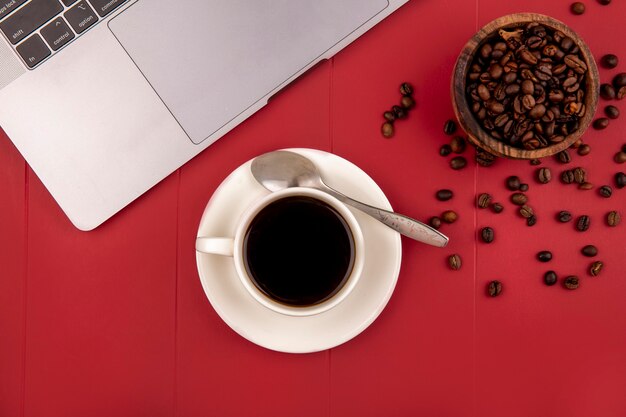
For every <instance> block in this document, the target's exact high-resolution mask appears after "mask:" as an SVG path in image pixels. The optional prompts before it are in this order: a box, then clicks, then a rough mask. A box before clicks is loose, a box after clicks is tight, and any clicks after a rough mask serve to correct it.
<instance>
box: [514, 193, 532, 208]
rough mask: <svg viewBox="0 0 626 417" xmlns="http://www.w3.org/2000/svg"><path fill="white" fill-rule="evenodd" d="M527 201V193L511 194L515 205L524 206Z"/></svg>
mask: <svg viewBox="0 0 626 417" xmlns="http://www.w3.org/2000/svg"><path fill="white" fill-rule="evenodd" d="M527 201H528V197H526V194H523V193H513V194H512V195H511V203H513V204H515V205H518V206H523V205H524V204H526V202H527Z"/></svg>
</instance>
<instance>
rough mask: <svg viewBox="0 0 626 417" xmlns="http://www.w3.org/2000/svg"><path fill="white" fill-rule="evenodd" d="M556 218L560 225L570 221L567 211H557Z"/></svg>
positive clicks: (570, 217)
mask: <svg viewBox="0 0 626 417" xmlns="http://www.w3.org/2000/svg"><path fill="white" fill-rule="evenodd" d="M556 218H557V220H558V221H560V222H561V223H567V222H569V221H571V220H572V214H571V213H570V212H569V211H566V210H563V211H559V213H558V214H557V215H556Z"/></svg>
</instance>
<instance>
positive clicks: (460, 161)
mask: <svg viewBox="0 0 626 417" xmlns="http://www.w3.org/2000/svg"><path fill="white" fill-rule="evenodd" d="M466 165H467V159H465V158H464V157H462V156H455V157H454V158H452V159H451V160H450V168H452V169H455V170H459V169H463V168H465V166H466Z"/></svg>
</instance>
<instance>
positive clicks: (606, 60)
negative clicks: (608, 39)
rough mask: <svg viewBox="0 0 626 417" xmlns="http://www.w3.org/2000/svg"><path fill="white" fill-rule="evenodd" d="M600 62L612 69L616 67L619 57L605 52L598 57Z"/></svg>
mask: <svg viewBox="0 0 626 417" xmlns="http://www.w3.org/2000/svg"><path fill="white" fill-rule="evenodd" d="M600 64H601V65H602V66H603V67H604V68H608V69H613V68H615V67H617V64H619V59H618V58H617V55H614V54H606V55H604V56H603V57H602V58H601V59H600Z"/></svg>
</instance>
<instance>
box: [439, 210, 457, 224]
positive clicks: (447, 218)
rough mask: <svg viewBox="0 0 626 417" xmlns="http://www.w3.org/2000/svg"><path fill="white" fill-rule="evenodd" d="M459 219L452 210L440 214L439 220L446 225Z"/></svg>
mask: <svg viewBox="0 0 626 417" xmlns="http://www.w3.org/2000/svg"><path fill="white" fill-rule="evenodd" d="M458 218H459V215H458V214H456V212H454V211H452V210H447V211H444V212H443V213H441V220H443V221H444V222H446V223H454V222H455V221H456V220H457V219H458Z"/></svg>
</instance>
